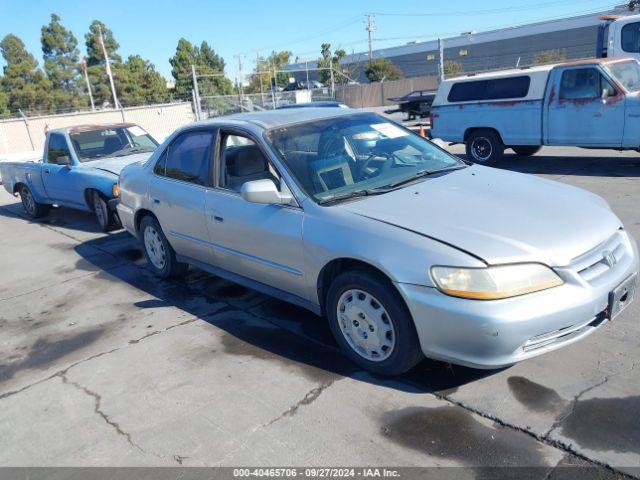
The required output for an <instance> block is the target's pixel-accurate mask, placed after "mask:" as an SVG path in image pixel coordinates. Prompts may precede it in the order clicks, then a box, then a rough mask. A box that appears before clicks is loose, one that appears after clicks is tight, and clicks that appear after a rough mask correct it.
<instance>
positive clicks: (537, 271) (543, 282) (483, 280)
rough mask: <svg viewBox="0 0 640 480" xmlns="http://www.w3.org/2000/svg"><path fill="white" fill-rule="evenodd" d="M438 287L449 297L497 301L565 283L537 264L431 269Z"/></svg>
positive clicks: (549, 270)
mask: <svg viewBox="0 0 640 480" xmlns="http://www.w3.org/2000/svg"><path fill="white" fill-rule="evenodd" d="M431 277H432V278H433V281H434V282H435V284H436V287H438V289H439V290H440V291H441V292H443V293H446V294H447V295H453V296H454V297H463V298H473V299H476V300H496V299H499V298H508V297H515V296H518V295H524V294H525V293H532V292H538V291H540V290H545V289H547V288H552V287H557V286H559V285H562V284H563V283H564V282H563V281H562V279H561V278H560V277H558V275H556V273H555V272H554V271H553V270H551V269H550V268H549V267H546V266H544V265H540V264H538V263H523V264H514V265H500V266H497V267H487V268H462V267H439V266H436V267H431Z"/></svg>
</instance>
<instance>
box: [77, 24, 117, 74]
mask: <svg viewBox="0 0 640 480" xmlns="http://www.w3.org/2000/svg"><path fill="white" fill-rule="evenodd" d="M101 29H102V38H103V39H104V46H105V48H106V49H107V53H108V54H109V59H110V60H111V62H112V63H120V62H121V61H122V58H121V57H120V55H118V53H117V50H118V49H119V48H120V44H119V43H118V42H116V39H115V38H114V37H113V32H112V31H111V30H109V29H108V28H107V26H106V25H105V24H104V23H102V22H101V21H100V20H94V21H93V22H91V25H89V33H86V34H85V36H84V41H85V45H86V47H87V65H88V66H89V67H92V66H94V65H101V64H104V53H103V52H102V46H101V45H100V30H101Z"/></svg>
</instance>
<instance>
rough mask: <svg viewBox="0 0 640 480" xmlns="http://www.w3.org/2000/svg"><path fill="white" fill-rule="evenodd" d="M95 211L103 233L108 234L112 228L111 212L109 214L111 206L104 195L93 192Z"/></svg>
mask: <svg viewBox="0 0 640 480" xmlns="http://www.w3.org/2000/svg"><path fill="white" fill-rule="evenodd" d="M92 199H93V211H94V213H95V214H96V220H98V225H100V229H101V230H102V231H103V232H108V231H109V227H110V226H111V212H109V206H108V205H107V202H106V201H105V199H104V198H102V195H100V194H99V193H98V192H93V197H92Z"/></svg>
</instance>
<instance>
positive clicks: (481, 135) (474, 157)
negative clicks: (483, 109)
mask: <svg viewBox="0 0 640 480" xmlns="http://www.w3.org/2000/svg"><path fill="white" fill-rule="evenodd" d="M504 148H505V147H504V144H503V143H502V139H501V138H500V136H499V135H498V134H497V133H496V132H495V131H494V130H489V129H486V128H483V129H479V130H475V131H473V132H471V134H470V135H469V137H468V138H467V141H466V152H467V158H468V159H469V160H471V161H472V162H473V163H479V164H482V165H493V164H494V163H496V162H497V161H498V160H500V159H501V158H502V155H503V154H504Z"/></svg>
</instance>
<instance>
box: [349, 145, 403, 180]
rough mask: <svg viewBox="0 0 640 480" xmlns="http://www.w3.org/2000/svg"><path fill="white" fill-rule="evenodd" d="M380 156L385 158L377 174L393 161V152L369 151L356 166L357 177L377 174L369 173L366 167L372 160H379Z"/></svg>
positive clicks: (389, 166)
mask: <svg viewBox="0 0 640 480" xmlns="http://www.w3.org/2000/svg"><path fill="white" fill-rule="evenodd" d="M380 157H384V158H385V160H384V163H383V164H382V166H381V167H380V168H379V169H378V170H377V172H376V173H377V175H380V174H381V173H384V172H386V171H387V170H389V169H390V168H391V167H392V166H393V164H394V163H395V156H394V155H393V153H376V152H375V151H374V152H371V154H370V155H369V156H368V157H367V159H366V160H365V161H364V162H362V164H361V165H360V166H359V167H358V177H360V178H361V179H363V178H365V179H366V178H371V177H374V176H377V175H372V174H369V173H368V172H367V168H369V165H371V163H372V162H373V161H379V159H380Z"/></svg>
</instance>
